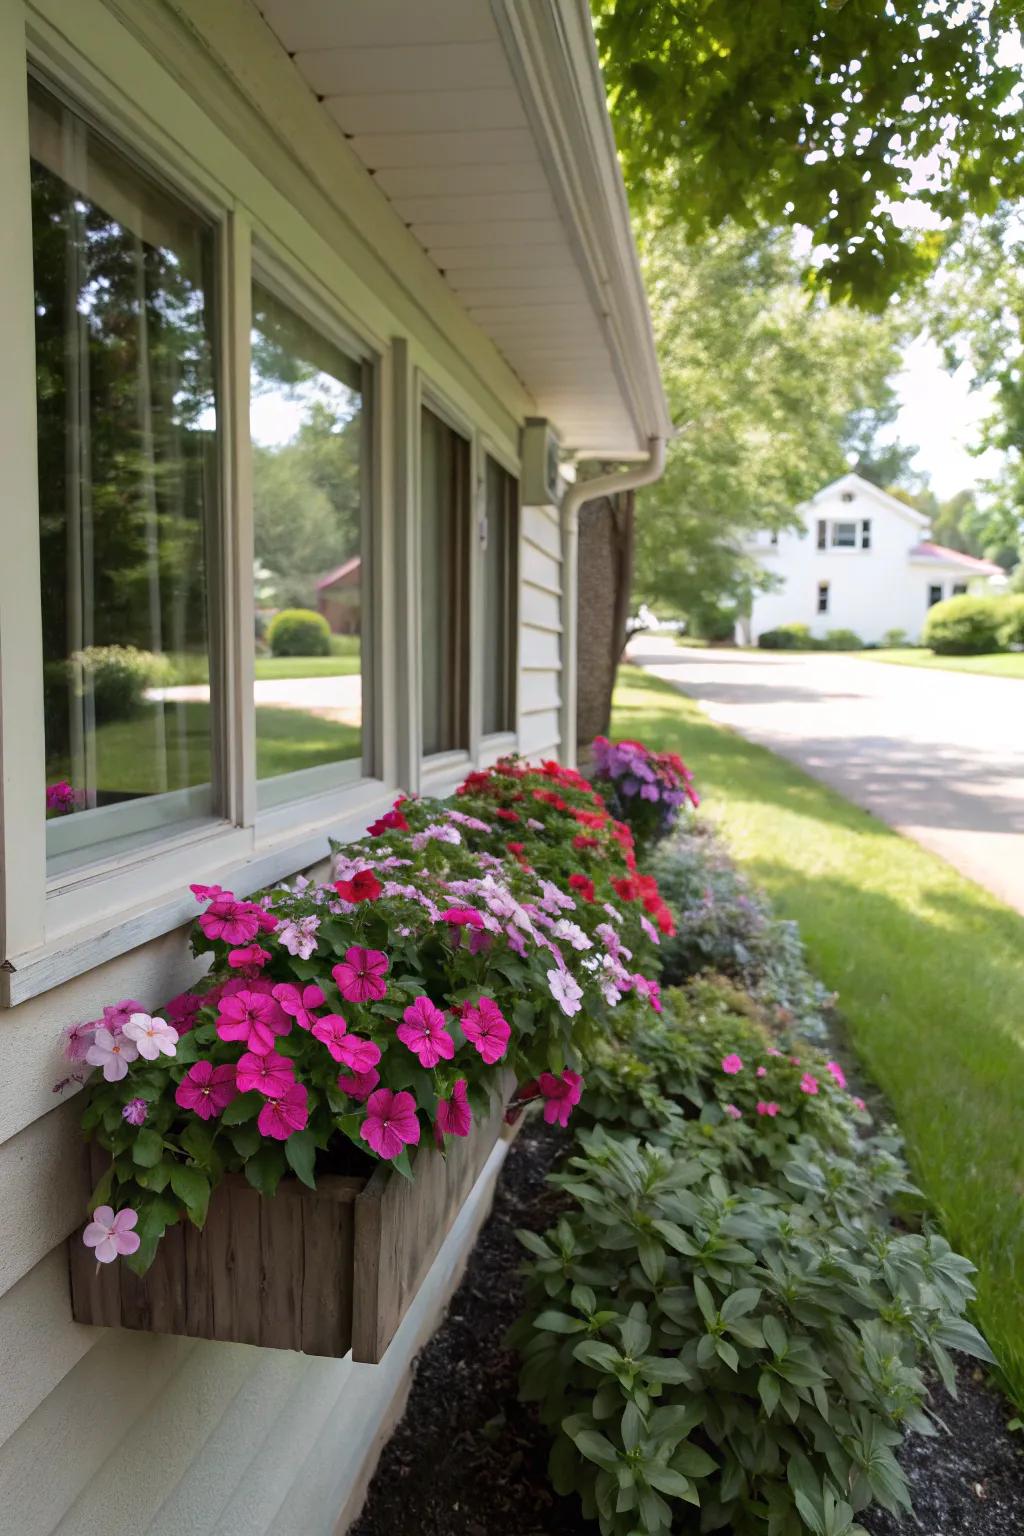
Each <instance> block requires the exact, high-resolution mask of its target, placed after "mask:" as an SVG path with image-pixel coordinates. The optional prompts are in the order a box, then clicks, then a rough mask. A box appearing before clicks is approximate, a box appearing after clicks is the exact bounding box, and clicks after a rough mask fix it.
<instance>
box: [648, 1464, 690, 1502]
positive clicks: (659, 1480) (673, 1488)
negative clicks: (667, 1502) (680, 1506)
mask: <svg viewBox="0 0 1024 1536" xmlns="http://www.w3.org/2000/svg"><path fill="white" fill-rule="evenodd" d="M644 1477H645V1478H646V1479H647V1481H648V1482H649V1483H650V1485H651V1487H652V1488H657V1490H658V1492H659V1493H667V1494H670V1495H671V1496H672V1497H673V1498H676V1499H689V1496H690V1494H691V1493H692V1492H693V1488H692V1485H691V1484H690V1482H689V1480H688V1479H687V1478H685V1477H684V1476H683V1475H682V1473H681V1472H673V1471H672V1468H671V1467H645V1468H644Z"/></svg>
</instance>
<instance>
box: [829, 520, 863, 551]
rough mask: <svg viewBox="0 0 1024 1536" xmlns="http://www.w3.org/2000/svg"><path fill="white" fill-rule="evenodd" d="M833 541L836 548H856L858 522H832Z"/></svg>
mask: <svg viewBox="0 0 1024 1536" xmlns="http://www.w3.org/2000/svg"><path fill="white" fill-rule="evenodd" d="M832 543H833V545H834V547H835V548H836V549H856V547H857V524H856V523H833V524H832Z"/></svg>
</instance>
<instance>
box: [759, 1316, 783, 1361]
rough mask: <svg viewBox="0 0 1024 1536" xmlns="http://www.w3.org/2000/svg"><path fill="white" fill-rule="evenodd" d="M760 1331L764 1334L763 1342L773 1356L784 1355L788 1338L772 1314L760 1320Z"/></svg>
mask: <svg viewBox="0 0 1024 1536" xmlns="http://www.w3.org/2000/svg"><path fill="white" fill-rule="evenodd" d="M761 1330H762V1332H763V1333H764V1341H765V1343H766V1344H767V1345H768V1348H769V1349H770V1350H771V1352H772V1354H773V1355H784V1354H785V1353H786V1350H787V1349H788V1347H789V1338H788V1335H787V1333H786V1330H785V1328H784V1327H783V1326H782V1324H781V1323H780V1321H779V1319H778V1318H777V1317H775V1316H774V1315H773V1314H771V1313H769V1315H768V1316H767V1317H765V1318H763V1319H762V1320H761Z"/></svg>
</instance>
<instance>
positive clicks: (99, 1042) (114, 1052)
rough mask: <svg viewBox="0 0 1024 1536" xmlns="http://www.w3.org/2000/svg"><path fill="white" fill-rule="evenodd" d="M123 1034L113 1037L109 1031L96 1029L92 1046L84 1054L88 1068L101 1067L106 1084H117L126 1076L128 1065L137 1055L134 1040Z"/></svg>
mask: <svg viewBox="0 0 1024 1536" xmlns="http://www.w3.org/2000/svg"><path fill="white" fill-rule="evenodd" d="M126 1034H127V1025H126V1026H125V1034H120V1035H114V1034H111V1032H110V1030H109V1029H98V1030H97V1031H96V1033H95V1035H94V1036H93V1042H92V1045H90V1047H89V1049H88V1050H87V1051H86V1053H85V1059H86V1061H87V1062H88V1063H89V1065H90V1067H102V1068H103V1076H104V1077H105V1078H106V1080H107V1082H108V1083H119V1082H120V1081H121V1079H122V1077H127V1076H128V1063H129V1062H130V1061H134V1060H135V1058H136V1057H137V1056H138V1054H139V1048H138V1046H137V1045H136V1044H135V1042H134V1040H130V1039H128V1038H126Z"/></svg>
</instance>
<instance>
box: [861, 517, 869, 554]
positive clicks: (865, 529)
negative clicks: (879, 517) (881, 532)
mask: <svg viewBox="0 0 1024 1536" xmlns="http://www.w3.org/2000/svg"><path fill="white" fill-rule="evenodd" d="M860 547H861V549H870V548H871V519H870V518H869V517H866V518H865V519H864V521H863V522H862V523H861V525H860Z"/></svg>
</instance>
